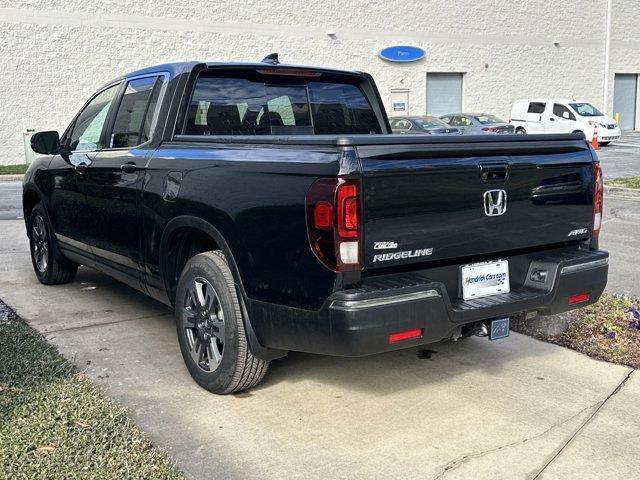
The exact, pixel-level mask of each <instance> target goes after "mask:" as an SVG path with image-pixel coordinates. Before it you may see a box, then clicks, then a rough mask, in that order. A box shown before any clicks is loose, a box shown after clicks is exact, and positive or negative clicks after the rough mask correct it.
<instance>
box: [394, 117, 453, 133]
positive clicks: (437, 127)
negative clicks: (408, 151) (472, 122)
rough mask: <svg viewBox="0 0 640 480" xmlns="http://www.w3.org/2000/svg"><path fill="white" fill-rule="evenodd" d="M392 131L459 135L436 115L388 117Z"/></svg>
mask: <svg viewBox="0 0 640 480" xmlns="http://www.w3.org/2000/svg"><path fill="white" fill-rule="evenodd" d="M389 123H390V124H391V131H392V132H393V133H405V134H406V133H409V134H415V135H460V133H461V132H460V130H459V129H457V128H454V127H452V126H450V125H448V124H446V123H444V122H443V121H442V120H440V119H439V118H438V117H432V116H431V115H424V116H415V117H394V118H390V119H389Z"/></svg>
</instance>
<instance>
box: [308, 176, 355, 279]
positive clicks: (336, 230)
mask: <svg viewBox="0 0 640 480" xmlns="http://www.w3.org/2000/svg"><path fill="white" fill-rule="evenodd" d="M306 209H307V229H308V233H309V244H310V245H311V250H312V251H313V253H314V254H315V255H316V257H318V259H319V260H320V261H321V262H322V263H324V264H325V265H326V266H327V267H329V268H330V269H331V270H334V271H336V272H345V271H352V270H360V269H361V262H360V255H361V248H360V241H361V239H362V236H361V211H360V209H361V202H360V182H359V180H358V179H352V178H320V179H318V180H316V181H315V182H314V183H313V184H312V185H311V187H310V188H309V191H308V192H307V197H306Z"/></svg>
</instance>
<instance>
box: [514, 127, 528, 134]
mask: <svg viewBox="0 0 640 480" xmlns="http://www.w3.org/2000/svg"><path fill="white" fill-rule="evenodd" d="M516 133H517V134H518V135H524V134H526V133H527V131H526V130H525V129H524V128H522V127H518V128H516Z"/></svg>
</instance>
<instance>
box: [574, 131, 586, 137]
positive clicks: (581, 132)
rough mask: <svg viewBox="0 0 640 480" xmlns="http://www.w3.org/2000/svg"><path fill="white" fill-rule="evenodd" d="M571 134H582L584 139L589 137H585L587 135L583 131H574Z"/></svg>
mask: <svg viewBox="0 0 640 480" xmlns="http://www.w3.org/2000/svg"><path fill="white" fill-rule="evenodd" d="M571 133H579V134H581V135H582V137H583V138H587V136H586V135H585V133H584V132H583V131H582V130H574V131H573V132H571Z"/></svg>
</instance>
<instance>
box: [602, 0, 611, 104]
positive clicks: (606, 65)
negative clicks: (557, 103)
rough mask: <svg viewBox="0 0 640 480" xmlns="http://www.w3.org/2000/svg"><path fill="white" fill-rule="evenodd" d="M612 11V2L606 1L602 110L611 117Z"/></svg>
mask: <svg viewBox="0 0 640 480" xmlns="http://www.w3.org/2000/svg"><path fill="white" fill-rule="evenodd" d="M612 11H613V0H607V12H606V16H605V21H606V28H605V37H604V82H603V85H604V86H603V92H602V108H603V109H604V112H605V113H609V114H610V115H613V113H612V110H613V106H611V108H609V65H610V63H611V60H610V57H611V13H612Z"/></svg>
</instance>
